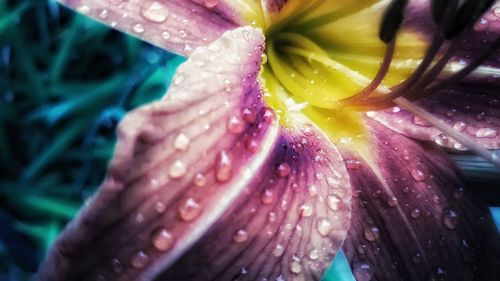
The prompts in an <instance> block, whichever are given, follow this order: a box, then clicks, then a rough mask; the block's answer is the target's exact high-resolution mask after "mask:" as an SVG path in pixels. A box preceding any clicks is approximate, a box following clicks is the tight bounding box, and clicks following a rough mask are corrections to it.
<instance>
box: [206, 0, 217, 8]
mask: <svg viewBox="0 0 500 281" xmlns="http://www.w3.org/2000/svg"><path fill="white" fill-rule="evenodd" d="M219 2H220V0H204V1H203V3H204V4H205V7H207V8H209V9H212V8H215V7H216V6H217V5H219Z"/></svg>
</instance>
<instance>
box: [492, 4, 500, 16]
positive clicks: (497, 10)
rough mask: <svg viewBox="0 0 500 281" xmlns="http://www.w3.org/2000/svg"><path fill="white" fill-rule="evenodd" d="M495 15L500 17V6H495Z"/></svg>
mask: <svg viewBox="0 0 500 281" xmlns="http://www.w3.org/2000/svg"><path fill="white" fill-rule="evenodd" d="M493 15H495V16H496V17H497V18H500V6H496V7H494V8H493Z"/></svg>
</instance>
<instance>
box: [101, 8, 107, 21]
mask: <svg viewBox="0 0 500 281" xmlns="http://www.w3.org/2000/svg"><path fill="white" fill-rule="evenodd" d="M108 15H109V12H108V10H106V9H104V10H102V11H101V12H100V13H99V18H100V19H106V18H108Z"/></svg>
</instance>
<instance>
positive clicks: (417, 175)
mask: <svg viewBox="0 0 500 281" xmlns="http://www.w3.org/2000/svg"><path fill="white" fill-rule="evenodd" d="M410 173H411V176H412V177H413V179H414V180H415V181H423V180H425V174H424V172H422V171H421V170H418V169H412V170H410Z"/></svg>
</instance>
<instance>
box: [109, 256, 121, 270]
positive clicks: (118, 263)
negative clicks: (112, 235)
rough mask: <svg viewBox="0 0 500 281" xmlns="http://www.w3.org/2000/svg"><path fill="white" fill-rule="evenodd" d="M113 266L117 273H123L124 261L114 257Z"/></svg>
mask: <svg viewBox="0 0 500 281" xmlns="http://www.w3.org/2000/svg"><path fill="white" fill-rule="evenodd" d="M111 267H112V268H113V271H114V272H115V273H121V272H122V271H123V264H122V262H121V261H120V260H119V259H117V258H113V259H112V260H111Z"/></svg>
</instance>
